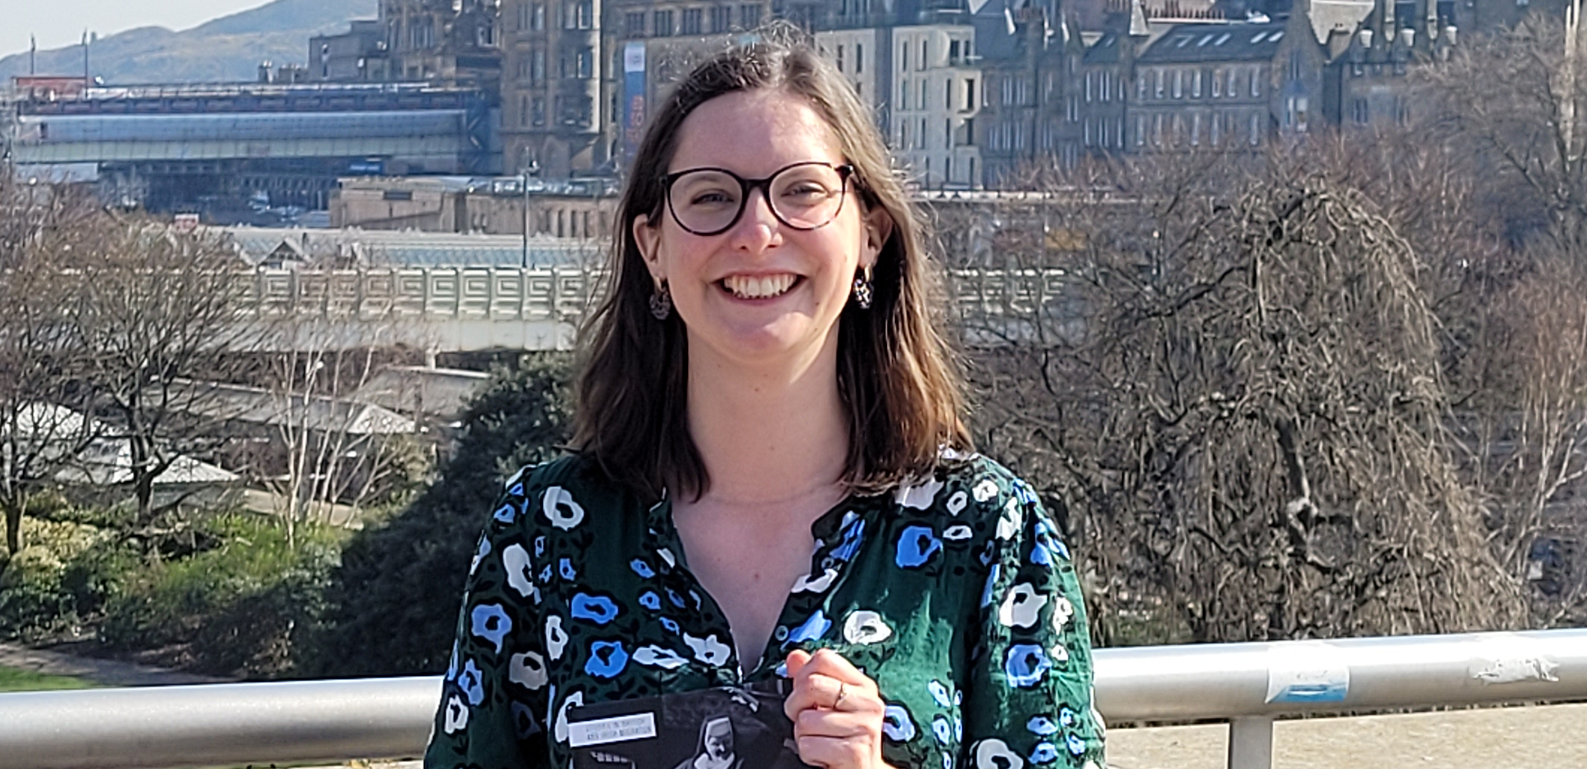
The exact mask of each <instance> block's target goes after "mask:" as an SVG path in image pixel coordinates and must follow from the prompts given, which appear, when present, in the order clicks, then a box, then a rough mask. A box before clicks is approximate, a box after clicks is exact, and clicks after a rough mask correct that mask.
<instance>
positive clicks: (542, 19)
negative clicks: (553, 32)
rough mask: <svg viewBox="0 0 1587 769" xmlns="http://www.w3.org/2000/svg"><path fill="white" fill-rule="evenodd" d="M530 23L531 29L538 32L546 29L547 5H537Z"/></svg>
mask: <svg viewBox="0 0 1587 769" xmlns="http://www.w3.org/2000/svg"><path fill="white" fill-rule="evenodd" d="M530 22H531V23H530V24H529V28H530V29H533V30H535V31H537V32H538V31H540V30H543V29H545V28H546V6H545V3H535V7H534V15H533V18H531V19H530Z"/></svg>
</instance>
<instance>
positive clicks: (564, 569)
mask: <svg viewBox="0 0 1587 769" xmlns="http://www.w3.org/2000/svg"><path fill="white" fill-rule="evenodd" d="M557 571H558V572H559V573H561V574H562V578H563V579H565V580H567V581H569V582H572V581H573V580H575V579H578V576H579V575H578V572H576V571H574V570H573V561H571V560H569V559H567V558H563V559H562V560H561V561H558V562H557Z"/></svg>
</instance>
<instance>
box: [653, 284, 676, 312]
mask: <svg viewBox="0 0 1587 769" xmlns="http://www.w3.org/2000/svg"><path fill="white" fill-rule="evenodd" d="M650 314H651V315H652V316H654V317H655V319H656V320H666V319H667V316H668V315H671V314H672V289H669V288H667V281H665V280H663V281H661V282H659V283H657V284H656V292H655V293H654V294H651V295H650Z"/></svg>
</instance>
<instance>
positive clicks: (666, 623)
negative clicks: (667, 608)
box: [661, 617, 678, 635]
mask: <svg viewBox="0 0 1587 769" xmlns="http://www.w3.org/2000/svg"><path fill="white" fill-rule="evenodd" d="M661 626H662V627H664V628H666V629H667V632H669V633H672V634H674V635H676V634H677V632H678V623H677V622H674V621H672V620H671V619H669V618H667V617H662V618H661Z"/></svg>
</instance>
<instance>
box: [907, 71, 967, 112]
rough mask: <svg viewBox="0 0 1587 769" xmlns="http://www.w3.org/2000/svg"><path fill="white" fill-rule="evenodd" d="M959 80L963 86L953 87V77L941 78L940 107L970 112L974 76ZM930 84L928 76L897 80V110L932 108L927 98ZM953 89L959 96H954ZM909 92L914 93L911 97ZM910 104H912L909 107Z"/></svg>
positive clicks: (929, 92)
mask: <svg viewBox="0 0 1587 769" xmlns="http://www.w3.org/2000/svg"><path fill="white" fill-rule="evenodd" d="M961 82H963V83H964V86H963V87H962V88H955V87H954V84H953V83H954V80H953V78H951V77H949V78H944V79H943V81H942V91H941V93H942V101H940V102H938V105H940V107H941V108H942V109H944V110H952V109H955V108H957V109H958V110H959V111H960V112H970V111H973V110H974V109H975V78H973V77H967V78H964V79H963V80H962V81H961ZM930 84H931V80H930V79H929V78H921V79H919V80H910V79H909V78H904V79H903V80H900V81H898V110H899V111H900V112H904V111H908V110H910V109H914V110H929V109H933V108H934V106H933V105H932V104H931V100H930V98H929V97H930V94H931V85H930ZM955 91H957V92H958V93H957V95H958V96H959V97H960V98H954V96H955ZM911 92H913V93H914V96H913V97H911V95H910V94H911ZM910 105H914V106H913V107H911V106H910Z"/></svg>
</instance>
